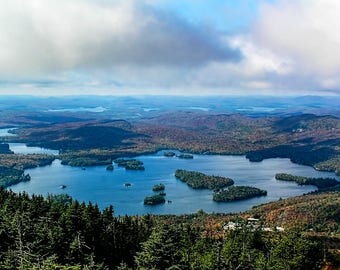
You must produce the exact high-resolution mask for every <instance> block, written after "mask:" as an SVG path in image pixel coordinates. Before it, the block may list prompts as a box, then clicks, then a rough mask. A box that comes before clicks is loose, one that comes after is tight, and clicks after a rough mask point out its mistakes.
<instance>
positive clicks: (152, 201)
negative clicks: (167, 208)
mask: <svg viewBox="0 0 340 270" xmlns="http://www.w3.org/2000/svg"><path fill="white" fill-rule="evenodd" d="M162 203H165V199H164V196H162V195H160V194H156V195H153V196H149V197H145V198H144V204H146V205H156V204H162Z"/></svg>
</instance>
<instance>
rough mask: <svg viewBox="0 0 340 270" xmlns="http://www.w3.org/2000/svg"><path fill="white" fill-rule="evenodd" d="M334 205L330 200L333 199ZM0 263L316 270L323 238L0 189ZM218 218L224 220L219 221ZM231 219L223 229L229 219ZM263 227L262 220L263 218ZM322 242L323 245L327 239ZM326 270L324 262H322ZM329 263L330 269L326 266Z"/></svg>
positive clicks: (324, 256)
mask: <svg viewBox="0 0 340 270" xmlns="http://www.w3.org/2000/svg"><path fill="white" fill-rule="evenodd" d="M333 204H334V201H333ZM0 213H1V215H0V228H1V230H0V268H1V269H120V270H122V269H207V270H210V269H273V270H274V269H275V270H276V269H306V270H307V269H311V270H312V269H320V268H321V266H322V265H326V264H327V265H330V264H333V266H340V265H339V263H340V261H339V258H337V257H336V256H335V255H334V254H332V253H329V252H328V245H334V243H328V240H327V241H326V242H325V239H324V240H322V239H319V238H318V237H313V236H308V235H306V234H304V233H303V230H302V229H301V228H300V229H298V228H295V229H291V230H289V231H285V232H275V231H272V232H267V231H264V230H263V229H262V226H263V225H261V224H259V225H257V226H254V225H249V224H248V223H247V221H246V219H244V218H242V217H237V216H221V215H220V216H214V215H206V214H204V213H202V212H200V213H197V214H194V215H186V216H149V215H147V216H142V217H131V216H124V217H115V216H114V210H113V208H112V207H109V208H106V209H104V210H102V211H101V210H99V208H98V206H96V205H93V204H91V203H89V204H84V203H79V202H78V201H75V200H72V199H71V198H69V197H68V196H66V195H64V196H62V195H59V196H49V197H48V198H47V199H44V198H43V197H41V196H32V197H29V196H28V195H27V194H15V193H13V192H10V191H6V190H0ZM223 220H224V221H223ZM230 220H233V221H234V222H235V224H237V228H236V229H234V230H228V229H225V225H224V224H227V223H228V221H229V222H230ZM267 226H268V225H267ZM326 244H327V246H326ZM325 269H326V268H325ZM327 269H335V268H327Z"/></svg>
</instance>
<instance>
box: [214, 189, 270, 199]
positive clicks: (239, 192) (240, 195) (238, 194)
mask: <svg viewBox="0 0 340 270" xmlns="http://www.w3.org/2000/svg"><path fill="white" fill-rule="evenodd" d="M265 195H267V191H266V190H262V189H259V188H255V187H248V186H233V187H229V188H228V189H224V190H219V191H216V192H214V195H213V200H214V201H215V202H231V201H239V200H245V199H250V198H254V197H258V196H265Z"/></svg>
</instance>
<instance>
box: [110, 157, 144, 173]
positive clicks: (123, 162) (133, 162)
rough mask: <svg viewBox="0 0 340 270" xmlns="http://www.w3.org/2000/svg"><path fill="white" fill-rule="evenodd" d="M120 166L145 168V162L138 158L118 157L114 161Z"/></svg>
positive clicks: (131, 168) (135, 168) (137, 168)
mask: <svg viewBox="0 0 340 270" xmlns="http://www.w3.org/2000/svg"><path fill="white" fill-rule="evenodd" d="M114 163H116V164H117V165H118V167H124V168H125V169H126V170H140V171H143V170H145V168H144V166H143V162H142V161H140V160H137V159H121V158H120V159H116V160H115V161H114Z"/></svg>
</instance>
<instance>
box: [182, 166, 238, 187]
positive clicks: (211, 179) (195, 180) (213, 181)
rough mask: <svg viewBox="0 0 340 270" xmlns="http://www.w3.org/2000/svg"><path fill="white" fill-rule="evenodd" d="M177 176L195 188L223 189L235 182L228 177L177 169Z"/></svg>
mask: <svg viewBox="0 0 340 270" xmlns="http://www.w3.org/2000/svg"><path fill="white" fill-rule="evenodd" d="M175 176H176V177H177V178H178V179H179V180H181V181H182V182H185V183H187V185H188V186H189V187H191V188H193V189H211V190H216V189H221V188H224V187H228V186H231V185H233V184H234V181H233V180H232V179H230V178H227V177H222V176H214V175H206V174H204V173H200V172H194V171H186V170H176V172H175Z"/></svg>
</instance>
